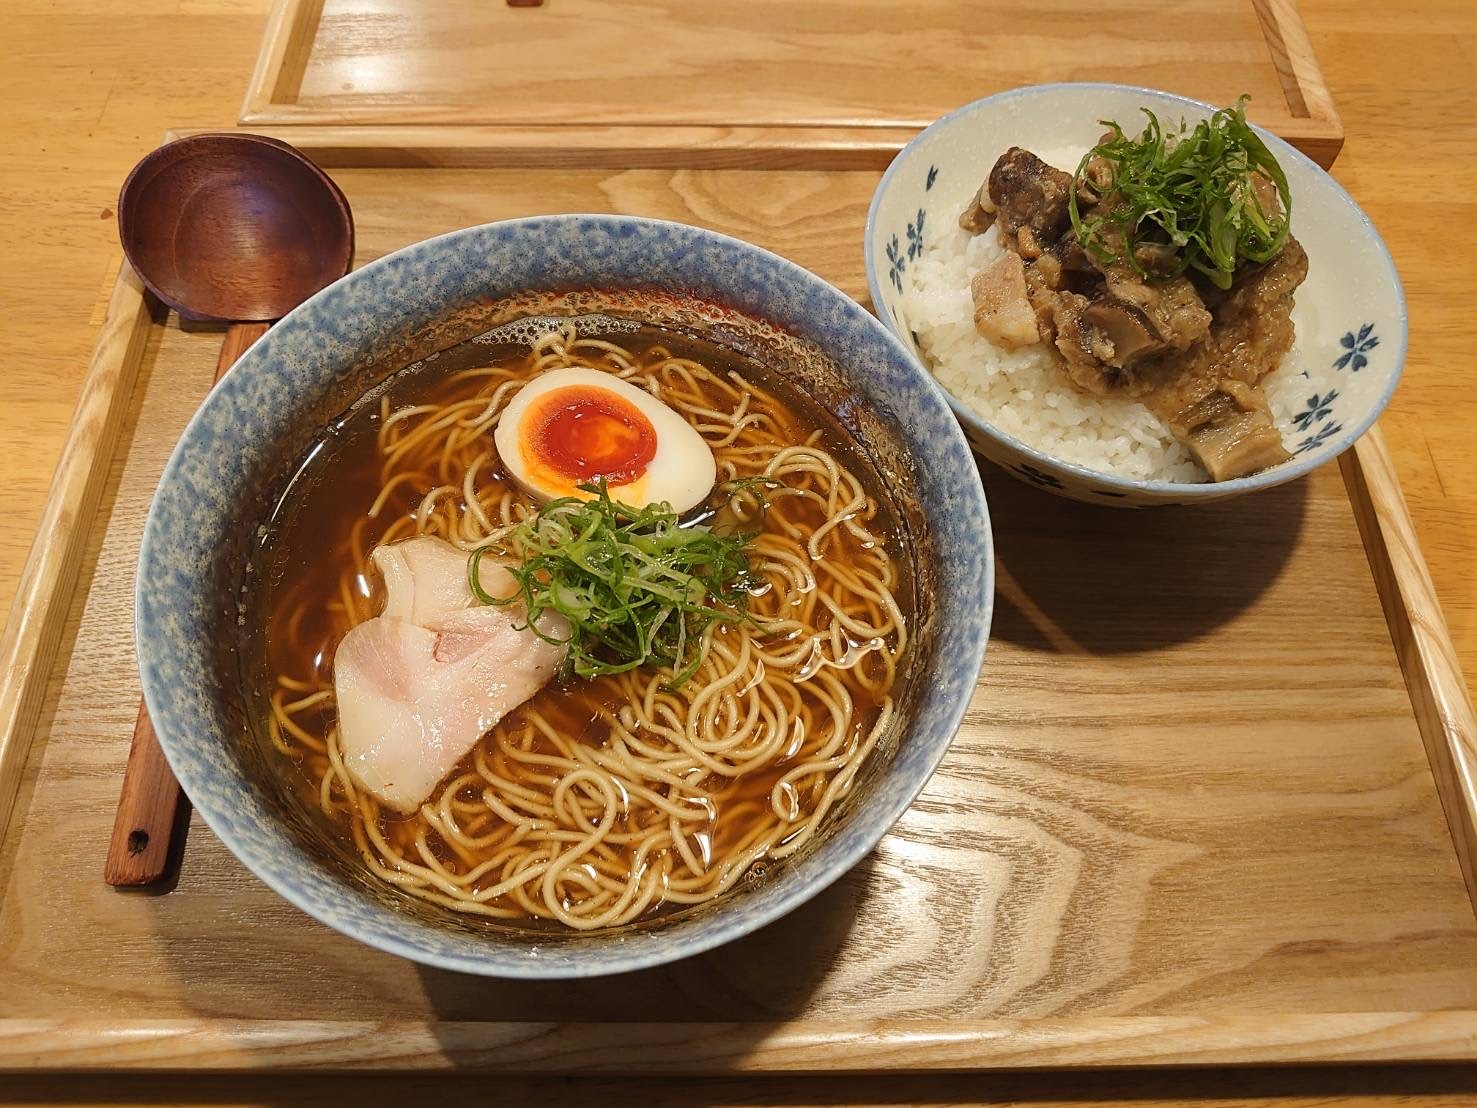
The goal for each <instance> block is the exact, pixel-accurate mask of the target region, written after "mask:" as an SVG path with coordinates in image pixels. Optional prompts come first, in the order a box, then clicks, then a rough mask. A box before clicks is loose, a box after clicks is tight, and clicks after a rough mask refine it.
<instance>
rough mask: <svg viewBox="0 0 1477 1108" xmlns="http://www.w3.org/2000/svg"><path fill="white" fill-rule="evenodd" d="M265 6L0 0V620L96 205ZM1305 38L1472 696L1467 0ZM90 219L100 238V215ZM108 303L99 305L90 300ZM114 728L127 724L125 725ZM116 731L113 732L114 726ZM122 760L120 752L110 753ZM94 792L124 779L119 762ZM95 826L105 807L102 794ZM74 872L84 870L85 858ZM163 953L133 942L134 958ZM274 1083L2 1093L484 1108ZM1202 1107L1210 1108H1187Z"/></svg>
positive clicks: (1327, 1078) (1444, 1099)
mask: <svg viewBox="0 0 1477 1108" xmlns="http://www.w3.org/2000/svg"><path fill="white" fill-rule="evenodd" d="M268 7H269V4H268V3H267V0H131V2H130V3H127V4H120V3H118V2H117V0H86V2H83V0H13V2H12V3H10V4H8V5H7V8H6V34H7V45H8V46H9V47H10V51H9V53H8V57H7V65H6V67H5V68H4V70H3V71H0V89H3V90H4V92H5V94H6V102H7V113H6V115H5V118H4V120H3V121H0V133H3V134H4V136H5V138H6V140H7V141H6V142H5V143H3V144H0V174H3V175H4V177H5V179H6V181H7V189H8V192H7V197H8V200H7V203H6V205H4V206H3V207H0V246H3V247H4V249H5V252H6V256H7V257H8V258H9V259H11V263H12V272H13V273H15V274H18V275H21V274H23V275H24V276H23V278H21V277H17V279H15V280H12V281H8V282H3V283H0V314H3V315H4V317H5V318H6V320H7V328H8V330H7V334H8V337H9V339H10V344H9V345H10V348H11V349H12V351H13V352H14V354H15V356H14V357H13V358H12V359H11V360H10V361H9V363H8V364H7V367H6V372H5V374H3V375H0V405H3V406H4V408H5V410H6V411H7V413H8V414H9V415H10V417H11V418H10V419H9V420H7V421H6V423H5V426H4V428H3V430H0V448H3V449H4V452H5V458H6V463H5V464H6V476H7V481H8V486H7V487H8V492H9V494H10V498H9V501H8V504H7V511H6V513H5V515H4V517H3V518H0V606H5V605H8V604H9V602H10V600H11V599H12V597H13V596H14V595H15V590H16V587H17V583H18V580H19V577H20V574H21V568H22V565H23V563H24V561H25V558H26V553H27V548H28V546H29V544H30V542H31V540H32V536H33V534H34V532H35V529H36V525H37V521H38V519H39V516H40V513H41V508H42V504H43V501H44V498H45V495H46V492H47V489H48V486H49V483H50V481H51V478H52V475H53V471H54V469H55V467H56V461H57V457H58V454H59V452H60V450H61V448H62V444H63V441H64V439H65V437H66V432H67V429H68V420H69V419H70V417H71V414H72V412H73V410H74V408H75V406H76V402H77V399H78V396H79V394H80V390H81V387H82V383H83V379H84V376H85V373H86V368H87V365H88V351H89V349H90V347H91V346H92V343H93V340H94V338H95V337H96V335H97V329H98V326H99V324H100V323H101V321H102V318H103V308H104V307H105V305H106V303H107V299H108V296H107V292H108V289H110V288H111V287H112V283H113V273H114V272H115V271H116V268H117V244H116V239H115V238H114V235H113V228H112V223H111V220H112V214H113V213H112V211H111V206H112V204H113V200H114V198H115V196H116V193H117V186H118V183H119V182H120V181H121V180H122V175H123V174H124V173H125V172H126V171H127V169H128V167H129V166H130V165H131V164H132V163H133V162H134V161H135V160H136V159H137V158H138V157H139V156H140V155H141V154H142V153H143V152H144V151H146V150H147V149H149V148H150V147H151V146H152V145H154V144H155V143H156V142H157V141H158V138H159V129H160V127H161V126H162V125H163V123H164V122H165V121H168V120H179V119H190V120H194V121H197V122H198V123H200V124H207V125H213V126H222V125H227V124H229V123H230V121H231V120H232V119H233V118H234V117H235V114H236V108H237V106H238V105H239V102H240V96H241V92H242V88H243V80H244V78H243V75H244V74H246V73H247V72H248V71H249V68H250V66H251V63H252V59H253V58H254V57H255V56H256V54H257V38H258V35H259V34H260V31H261V29H262V26H263V22H264V18H265V15H266V12H267V8H268ZM1301 9H1302V12H1303V14H1304V17H1305V20H1306V23H1307V28H1308V32H1309V38H1310V40H1311V42H1312V44H1313V45H1314V47H1315V49H1316V50H1317V53H1318V57H1319V59H1320V61H1321V62H1322V67H1323V71H1324V73H1325V75H1326V77H1327V79H1328V85H1329V87H1330V88H1332V89H1334V90H1335V92H1336V93H1337V95H1338V102H1339V107H1340V109H1341V113H1342V115H1343V117H1344V121H1345V124H1346V126H1347V128H1348V132H1349V148H1348V150H1347V151H1346V153H1345V155H1344V156H1343V157H1342V158H1341V160H1340V163H1339V168H1338V170H1337V172H1336V176H1338V177H1339V179H1340V180H1341V181H1342V183H1343V184H1344V185H1345V186H1346V187H1347V188H1349V189H1350V190H1351V191H1352V192H1353V194H1354V195H1355V197H1356V198H1357V199H1358V200H1359V201H1360V203H1361V204H1362V205H1363V206H1364V207H1365V209H1366V210H1367V211H1368V212H1369V213H1370V214H1371V216H1372V217H1373V218H1374V220H1375V221H1376V224H1377V225H1378V226H1379V228H1380V229H1381V232H1382V233H1383V235H1384V237H1385V239H1386V241H1387V242H1388V243H1389V244H1390V246H1391V249H1392V251H1393V252H1394V254H1395V256H1396V259H1397V262H1398V263H1399V265H1400V268H1401V272H1402V276H1403V278H1404V281H1405V285H1406V292H1407V296H1408V297H1409V300H1410V309H1411V318H1412V340H1413V341H1412V348H1411V352H1410V357H1409V361H1408V367H1407V373H1406V377H1405V380H1404V382H1403V383H1402V385H1401V388H1400V390H1399V392H1397V394H1396V397H1395V400H1394V402H1393V404H1392V407H1391V409H1390V411H1389V412H1388V413H1387V415H1386V417H1385V419H1384V420H1382V429H1383V431H1384V434H1385V438H1386V441H1387V442H1388V444H1389V448H1390V453H1391V455H1392V458H1393V460H1394V462H1395V465H1396V468H1397V470H1398V472H1399V474H1400V477H1401V481H1402V485H1403V487H1404V490H1405V495H1406V498H1407V500H1408V502H1409V504H1410V507H1411V512H1412V515H1413V517H1414V520H1415V524H1416V532H1417V534H1418V536H1419V538H1420V540H1421V545H1422V548H1423V550H1424V552H1425V554H1426V557H1427V560H1428V562H1429V564H1430V568H1431V573H1432V577H1433V580H1434V581H1435V584H1436V588H1437V592H1438V594H1439V596H1440V597H1441V600H1442V602H1443V605H1444V607H1445V611H1446V616H1447V620H1448V625H1449V627H1450V630H1451V632H1452V636H1453V639H1454V641H1455V643H1456V645H1457V653H1458V656H1459V658H1460V659H1461V661H1462V665H1463V669H1464V671H1465V673H1466V674H1467V677H1468V680H1469V682H1470V681H1471V680H1473V679H1477V588H1474V587H1473V578H1472V575H1471V565H1472V562H1473V559H1474V557H1477V494H1474V493H1473V489H1474V487H1477V486H1474V478H1477V441H1474V440H1473V437H1472V436H1471V435H1470V433H1469V431H1470V428H1471V427H1472V426H1473V425H1474V423H1477V397H1474V396H1473V394H1472V393H1471V390H1470V389H1469V387H1468V383H1469V378H1470V362H1471V357H1470V336H1471V334H1472V331H1473V329H1474V328H1477V316H1474V314H1473V309H1472V305H1471V300H1470V297H1469V296H1468V295H1467V292H1468V290H1470V289H1471V288H1472V287H1477V254H1474V253H1472V252H1464V251H1460V250H1453V249H1451V238H1450V235H1449V234H1447V233H1445V230H1444V229H1445V228H1446V227H1447V226H1448V225H1452V226H1463V225H1469V224H1470V222H1471V220H1472V218H1473V216H1474V215H1477V202H1474V200H1473V198H1472V197H1471V195H1470V192H1469V190H1466V189H1465V188H1464V187H1462V186H1461V185H1460V179H1459V177H1455V176H1449V175H1445V174H1442V173H1439V172H1437V173H1434V174H1433V173H1431V172H1429V171H1430V169H1431V168H1433V167H1436V168H1439V167H1441V166H1447V165H1451V166H1460V165H1465V164H1470V163H1471V162H1473V161H1474V160H1477V131H1474V129H1473V127H1472V123H1471V121H1472V120H1473V119H1474V118H1477V81H1474V80H1473V79H1472V77H1471V75H1470V74H1471V66H1470V61H1471V58H1472V56H1473V52H1474V51H1477V7H1474V6H1473V5H1471V4H1468V3H1466V2H1465V0H1400V2H1398V3H1395V4H1391V5H1384V6H1380V5H1371V4H1366V3H1362V2H1359V0H1302V3H1301ZM100 215H101V219H99V216H100ZM99 287H102V288H103V296H102V303H101V304H99V303H98V290H99ZM118 714H119V715H120V716H121V713H118ZM112 725H113V726H115V727H116V728H119V729H121V730H120V731H119V732H118V734H123V733H126V730H127V725H128V719H127V718H126V716H122V718H120V719H115V720H114V721H113V723H112ZM114 738H115V739H117V738H118V735H116V734H115V736H114ZM121 756H122V752H121V749H120V750H116V751H114V757H115V761H114V762H113V763H112V764H111V765H106V766H104V765H99V766H98V768H97V772H99V773H105V774H111V775H113V776H112V777H110V780H111V781H113V782H116V774H117V772H118V766H117V762H116V758H121ZM94 802H96V803H100V804H102V805H103V806H106V805H108V804H110V803H111V798H110V797H108V796H106V795H105V794H98V796H96V797H94ZM89 865H95V860H94V861H93V862H91V863H89ZM154 941H155V940H153V939H151V938H149V937H148V936H147V935H138V936H136V937H135V938H133V939H132V940H131V943H132V944H133V945H139V944H145V945H150V944H152V943H153V942H154ZM413 1080H414V1084H412V1083H410V1082H409V1081H396V1080H395V1079H393V1078H388V1077H385V1076H377V1077H374V1078H364V1079H358V1080H355V1079H347V1078H341V1077H340V1078H331V1079H326V1080H318V1081H314V1080H313V1079H311V1078H301V1079H279V1078H272V1077H268V1076H261V1077H257V1078H255V1079H238V1080H235V1081H233V1082H231V1083H230V1084H229V1085H224V1084H222V1083H221V1082H219V1081H215V1080H212V1079H209V1078H207V1079H203V1080H201V1079H194V1078H189V1077H180V1078H174V1079H171V1078H163V1077H159V1076H150V1077H147V1078H137V1079H133V1080H129V1079H127V1078H119V1077H99V1078H93V1079H90V1080H79V1079H78V1078H76V1077H68V1078H61V1079H45V1078H38V1079H29V1078H21V1077H10V1078H7V1080H6V1083H5V1095H6V1096H7V1098H11V1099H15V1100H18V1101H29V1102H36V1103H54V1102H56V1101H59V1100H63V1099H65V1100H66V1101H67V1102H68V1103H83V1102H88V1103H91V1102H94V1101H95V1102H97V1103H140V1102H151V1103H158V1102H168V1103H186V1102H188V1103H195V1102H206V1101H212V1102H214V1101H217V1100H224V1099H229V1100H230V1101H231V1102H232V1103H238V1102H239V1103H265V1102H291V1103H301V1104H306V1103H335V1104H336V1103H341V1102H342V1099H346V1098H352V1099H354V1100H355V1101H356V1102H358V1103H375V1102H380V1101H391V1100H393V1101H396V1102H400V1103H403V1102H404V1098H406V1097H410V1096H415V1095H420V1094H421V1093H424V1092H428V1091H429V1092H434V1093H435V1094H439V1095H446V1096H451V1095H459V1096H465V1095H467V1094H468V1093H478V1092H481V1093H483V1094H485V1092H486V1087H485V1085H483V1084H482V1083H481V1082H480V1081H479V1080H477V1079H475V1078H474V1079H470V1080H463V1079H458V1078H455V1077H453V1076H448V1077H446V1078H445V1079H443V1080H441V1081H439V1082H438V1083H437V1084H436V1085H434V1086H429V1087H428V1086H426V1085H425V1084H424V1081H425V1078H423V1077H418V1078H415V1079H413ZM498 1089H499V1095H500V1096H502V1095H503V1094H505V1093H506V1094H508V1095H509V1096H510V1098H511V1099H510V1101H509V1102H510V1103H514V1102H516V1103H525V1102H531V1101H532V1100H533V1099H534V1098H535V1097H536V1098H538V1102H539V1103H541V1104H542V1103H548V1099H549V1097H550V1095H551V1089H552V1090H555V1092H554V1095H559V1093H560V1092H561V1091H562V1093H563V1095H567V1096H571V1097H573V1096H580V1095H583V1094H582V1092H581V1090H584V1089H589V1090H590V1092H589V1096H590V1097H591V1099H593V1100H599V1099H609V1097H610V1096H612V1095H622V1096H631V1097H635V1098H637V1099H642V1100H649V1101H650V1102H652V1103H691V1102H692V1101H693V1100H694V1099H697V1100H702V1101H722V1102H723V1103H797V1104H799V1103H834V1104H849V1103H896V1102H901V1101H907V1102H917V1103H921V1102H928V1103H935V1102H940V1101H958V1100H969V1101H974V1100H979V1099H989V1100H991V1101H997V1100H998V1101H1000V1102H1009V1103H1012V1104H1014V1103H1020V1102H1022V1101H1023V1100H1030V1101H1031V1102H1033V1103H1050V1104H1054V1105H1060V1104H1082V1103H1098V1102H1103V1101H1107V1100H1109V1099H1117V1098H1123V1099H1124V1100H1125V1102H1128V1101H1131V1102H1132V1103H1133V1104H1148V1103H1153V1104H1156V1105H1159V1104H1170V1103H1184V1102H1185V1100H1186V1098H1193V1100H1194V1102H1195V1103H1196V1104H1206V1105H1210V1104H1214V1105H1217V1106H1222V1105H1231V1104H1235V1105H1241V1104H1244V1103H1246V1102H1247V1100H1248V1099H1249V1098H1251V1097H1253V1096H1255V1097H1256V1098H1257V1100H1258V1102H1259V1103H1261V1102H1262V1101H1263V1100H1264V1099H1267V1100H1268V1102H1275V1103H1277V1104H1282V1105H1297V1106H1298V1108H1305V1106H1308V1105H1312V1104H1315V1103H1316V1104H1319V1105H1324V1104H1330V1103H1340V1104H1344V1103H1356V1102H1357V1103H1359V1104H1379V1105H1395V1104H1400V1105H1410V1104H1417V1103H1418V1104H1422V1105H1424V1104H1432V1103H1441V1104H1455V1103H1462V1104H1468V1103H1471V1102H1472V1096H1473V1094H1474V1093H1477V1075H1473V1073H1472V1072H1471V1070H1470V1068H1469V1069H1467V1070H1465V1071H1461V1072H1459V1071H1457V1070H1455V1069H1446V1070H1443V1069H1436V1070H1431V1069H1425V1070H1422V1069H1415V1070H1409V1069H1398V1068H1390V1067H1373V1068H1368V1069H1361V1070H1359V1071H1357V1072H1354V1071H1342V1072H1339V1071H1333V1072H1330V1071H1327V1070H1324V1071H1312V1072H1309V1071H1304V1070H1301V1069H1298V1070H1288V1069H1284V1070H1269V1071H1244V1070H1241V1071H1233V1072H1222V1071H1214V1072H1207V1073H1205V1074H1204V1075H1203V1076H1192V1075H1187V1074H1179V1075H1167V1074H1161V1075H1154V1074H1133V1073H1123V1074H1112V1073H1109V1074H1098V1075H1088V1074H1080V1073H1079V1074H1075V1075H1071V1076H1065V1077H1056V1076H1052V1075H1047V1074H1041V1075H1033V1076H1001V1077H995V1078H978V1077H973V1076H968V1077H957V1078H940V1079H932V1080H920V1079H917V1078H909V1079H894V1080H890V1081H889V1080H888V1079H885V1078H877V1077H871V1078H867V1079H864V1080H860V1081H857V1082H852V1083H846V1082H841V1083H837V1082H830V1081H813V1080H810V1079H789V1080H782V1081H764V1082H760V1081H745V1082H740V1083H737V1084H734V1083H730V1082H716V1083H702V1084H695V1083H693V1082H692V1081H690V1080H684V1081H682V1082H679V1083H676V1084H674V1085H671V1086H668V1085H665V1084H664V1083H661V1082H652V1081H647V1082H633V1081H631V1080H630V1079H622V1080H621V1081H620V1082H618V1083H611V1084H596V1085H582V1084H578V1083H569V1082H565V1083H557V1084H551V1083H550V1082H549V1081H548V1080H547V1079H544V1078H540V1079H536V1080H531V1081H527V1082H510V1081H509V1080H507V1079H502V1080H501V1081H500V1083H499V1086H498ZM1202 1098H1203V1099H1202Z"/></svg>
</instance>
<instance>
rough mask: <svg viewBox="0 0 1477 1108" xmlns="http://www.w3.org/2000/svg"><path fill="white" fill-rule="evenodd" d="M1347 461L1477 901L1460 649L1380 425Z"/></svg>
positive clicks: (1475, 731)
mask: <svg viewBox="0 0 1477 1108" xmlns="http://www.w3.org/2000/svg"><path fill="white" fill-rule="evenodd" d="M1341 461H1342V462H1343V465H1344V471H1345V475H1346V477H1347V479H1348V481H1349V484H1350V488H1351V490H1352V492H1353V496H1352V499H1353V504H1354V514H1355V516H1356V518H1357V519H1358V520H1359V528H1360V531H1361V533H1362V534H1363V535H1364V543H1365V547H1366V548H1367V549H1368V551H1369V555H1370V565H1371V567H1372V569H1373V571H1374V576H1375V582H1376V584H1377V585H1378V586H1379V588H1380V596H1381V599H1382V600H1383V602H1384V605H1385V619H1386V621H1387V622H1388V623H1389V624H1390V633H1391V635H1392V637H1393V638H1394V642H1395V651H1396V653H1397V654H1398V655H1399V656H1400V665H1401V668H1402V669H1403V670H1404V671H1405V682H1406V686H1407V688H1409V690H1410V694H1411V702H1412V704H1413V705H1414V708H1415V712H1416V718H1417V720H1418V721H1419V723H1420V725H1421V734H1422V736H1424V738H1425V740H1426V754H1427V756H1428V757H1429V758H1430V761H1431V769H1432V773H1433V774H1434V776H1435V779H1436V788H1437V792H1438V793H1440V795H1441V803H1442V806H1443V807H1444V808H1445V810H1446V820H1447V823H1448V824H1449V825H1450V826H1451V835H1452V841H1453V845H1454V846H1455V848H1456V852H1457V856H1458V858H1460V859H1461V863H1462V871H1463V873H1464V874H1465V875H1466V879H1467V891H1468V893H1469V894H1470V895H1471V896H1472V898H1473V900H1474V901H1477V719H1474V716H1473V712H1472V701H1471V698H1470V696H1469V695H1468V692H1467V688H1466V685H1465V683H1464V682H1463V681H1462V672H1461V665H1460V664H1459V662H1458V660H1457V656H1456V648H1455V647H1454V646H1453V645H1452V642H1451V636H1450V634H1449V633H1448V631H1447V629H1446V617H1445V616H1444V615H1443V614H1442V611H1441V604H1440V602H1439V601H1438V600H1437V598H1436V587H1435V585H1433V584H1432V583H1431V574H1430V572H1429V570H1428V569H1427V568H1426V560H1425V558H1424V556H1422V554H1421V550H1420V543H1419V542H1418V541H1417V539H1416V536H1415V529H1414V527H1413V525H1412V523H1411V520H1410V513H1409V512H1408V510H1407V509H1406V506H1405V496H1404V494H1403V493H1402V492H1401V491H1400V482H1399V478H1398V477H1397V476H1396V474H1395V467H1394V464H1393V463H1392V462H1391V460H1390V453H1389V451H1388V450H1387V449H1386V448H1385V440H1384V436H1383V435H1381V434H1380V433H1379V429H1378V428H1374V429H1373V430H1372V431H1371V432H1370V433H1369V434H1367V435H1366V436H1365V437H1364V438H1363V439H1362V440H1361V441H1360V442H1359V443H1358V444H1357V448H1356V449H1355V450H1354V451H1352V452H1351V453H1350V454H1349V455H1348V456H1347V457H1346V458H1344V459H1341Z"/></svg>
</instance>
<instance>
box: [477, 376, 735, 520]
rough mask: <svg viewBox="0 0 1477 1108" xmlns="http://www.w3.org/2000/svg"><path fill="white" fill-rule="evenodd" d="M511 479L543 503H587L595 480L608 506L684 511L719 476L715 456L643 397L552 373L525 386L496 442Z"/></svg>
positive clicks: (611, 383) (591, 379) (615, 381)
mask: <svg viewBox="0 0 1477 1108" xmlns="http://www.w3.org/2000/svg"><path fill="white" fill-rule="evenodd" d="M493 441H494V442H495V443H496V444H497V451H498V454H499V455H500V456H501V457H502V460H503V465H504V467H506V469H507V471H508V474H509V476H511V477H512V478H513V480H515V481H517V482H518V484H520V485H522V486H523V487H524V488H525V489H527V490H528V491H529V492H530V493H531V494H532V495H534V496H536V497H538V498H539V499H540V500H553V499H555V498H556V497H560V496H578V497H580V498H582V499H589V498H590V493H588V492H585V491H583V490H581V489H580V488H578V486H579V485H582V484H593V483H595V482H596V481H598V480H600V479H601V478H602V477H603V478H604V479H605V482H606V485H607V487H608V488H609V490H610V496H611V499H613V500H619V501H620V502H621V503H623V504H629V505H631V506H632V507H633V508H644V507H645V506H646V505H648V504H657V503H660V502H662V501H666V502H667V503H668V504H670V505H671V506H672V509H673V511H676V512H685V511H687V510H688V509H689V508H693V507H696V506H697V505H698V504H701V503H702V502H703V499H704V498H705V497H706V496H707V495H708V493H709V492H710V491H712V488H713V482H714V481H715V480H717V477H718V465H717V463H716V462H715V461H714V459H713V451H712V450H711V449H709V448H708V444H707V443H705V442H704V441H703V437H702V436H701V435H699V434H698V433H697V432H696V431H695V430H693V428H692V426H691V425H690V424H689V423H688V422H687V421H686V420H685V419H683V418H682V417H681V416H680V415H678V414H677V413H676V412H674V411H673V410H672V409H671V408H669V407H667V406H666V405H665V404H663V403H662V402H661V401H660V400H658V399H657V398H656V397H654V396H652V395H651V394H650V393H648V392H645V391H643V390H641V389H638V388H637V387H636V386H635V385H632V384H630V383H628V382H626V381H622V380H621V379H620V378H619V377H614V376H612V375H611V374H609V373H602V372H600V371H599V370H596V369H580V368H578V367H571V368H569V369H554V370H550V371H549V372H547V373H545V374H543V375H542V376H540V377H537V378H535V379H534V380H533V381H531V382H529V383H528V384H526V385H524V386H523V388H522V389H520V390H519V391H518V394H517V395H516V396H514V397H513V399H512V400H511V401H509V402H508V406H507V408H505V409H504V410H503V414H502V418H501V419H500V420H499V421H498V425H497V430H496V431H495V432H494V433H493Z"/></svg>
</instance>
